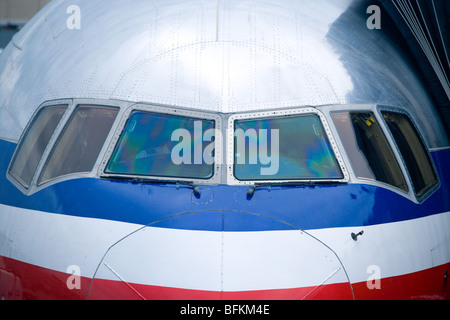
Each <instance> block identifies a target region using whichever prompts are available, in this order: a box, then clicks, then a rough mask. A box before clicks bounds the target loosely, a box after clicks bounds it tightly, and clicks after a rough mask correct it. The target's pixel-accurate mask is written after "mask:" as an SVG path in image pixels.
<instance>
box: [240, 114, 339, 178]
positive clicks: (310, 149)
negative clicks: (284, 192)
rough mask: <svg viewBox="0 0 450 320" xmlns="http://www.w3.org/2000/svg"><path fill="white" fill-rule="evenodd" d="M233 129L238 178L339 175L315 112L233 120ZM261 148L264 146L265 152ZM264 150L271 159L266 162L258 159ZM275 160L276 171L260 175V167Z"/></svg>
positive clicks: (266, 166) (268, 164)
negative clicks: (243, 150) (241, 132)
mask: <svg viewBox="0 0 450 320" xmlns="http://www.w3.org/2000/svg"><path fill="white" fill-rule="evenodd" d="M234 129H235V161H234V162H235V166H234V174H235V177H236V178H237V179H239V180H295V179H299V180H301V179H307V180H314V179H341V178H343V175H342V172H341V170H340V167H339V165H338V163H337V161H336V158H335V156H334V153H333V150H332V148H331V146H330V143H329V141H328V138H327V136H326V134H325V132H324V130H323V127H322V123H321V122H320V119H319V117H318V116H317V115H315V114H308V115H301V116H290V117H284V118H281V117H280V118H272V119H251V120H238V121H235V128H234ZM240 130H242V131H243V132H245V133H246V135H245V136H244V138H245V152H242V149H240V148H239V143H242V140H241V142H239V141H238V140H239V139H242V134H241V135H239V134H237V132H238V131H240ZM264 131H266V132H267V136H265V135H261V132H264ZM275 133H278V148H276V147H274V146H275V145H274V143H276V142H277V141H276V140H277V139H274V137H275V138H276V136H277V135H276V134H275ZM266 137H267V138H266ZM261 147H262V149H261ZM264 148H267V151H265V149H264ZM261 151H263V153H261ZM277 151H278V155H277V154H276V153H277ZM255 152H256V154H255ZM264 152H266V154H267V155H268V156H269V158H271V161H270V162H269V163H268V161H267V159H266V161H265V163H264V161H261V160H262V158H261V156H264ZM277 156H278V158H276V157H277ZM255 159H257V161H256V162H255V161H254V160H255ZM263 159H264V158H263ZM276 161H278V170H277V171H276V172H273V174H269V175H267V174H262V172H263V171H262V169H264V168H268V167H270V166H271V165H273V164H274V163H275V162H276Z"/></svg>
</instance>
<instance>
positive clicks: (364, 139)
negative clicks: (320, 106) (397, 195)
mask: <svg viewBox="0 0 450 320" xmlns="http://www.w3.org/2000/svg"><path fill="white" fill-rule="evenodd" d="M331 116H332V118H333V122H334V124H335V126H336V129H337V131H338V133H339V136H340V138H341V141H342V144H343V145H344V148H345V151H346V152H347V155H348V158H349V159H350V162H351V165H352V167H353V170H354V172H355V175H356V176H357V177H358V178H361V179H369V180H377V181H380V182H384V183H387V184H390V185H392V186H394V187H397V188H399V189H401V190H403V191H406V192H407V191H408V186H407V183H406V180H405V178H404V176H403V173H402V170H401V168H400V165H399V164H398V161H397V160H396V157H395V155H394V153H393V151H392V149H391V147H390V145H389V142H388V140H387V139H386V136H385V135H384V133H383V131H382V129H381V127H380V125H379V124H378V122H377V119H376V118H375V116H374V114H373V113H372V112H366V111H357V112H333V113H332V114H331Z"/></svg>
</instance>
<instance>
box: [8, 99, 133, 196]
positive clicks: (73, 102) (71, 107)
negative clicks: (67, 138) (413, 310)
mask: <svg viewBox="0 0 450 320" xmlns="http://www.w3.org/2000/svg"><path fill="white" fill-rule="evenodd" d="M60 104H67V109H66V111H65V113H64V115H63V116H62V118H61V120H60V121H59V123H58V125H57V126H56V128H55V131H54V132H53V135H52V137H51V138H50V140H49V142H48V144H47V146H46V148H45V151H44V152H43V154H42V156H41V159H40V160H39V163H38V166H37V168H36V170H35V172H34V175H33V179H32V180H31V183H30V186H29V188H25V187H24V186H22V184H21V183H20V182H18V181H17V180H16V179H15V178H14V176H13V175H11V174H10V168H11V167H12V165H13V162H14V161H15V156H16V153H17V151H18V149H19V148H18V147H19V146H20V145H21V143H22V141H23V139H24V138H25V135H26V133H27V132H28V128H29V127H30V126H32V124H33V123H34V121H35V120H36V116H37V115H38V114H39V112H40V110H42V109H43V108H45V107H49V106H54V105H60ZM132 104H133V103H131V102H124V101H118V100H117V101H116V100H103V99H82V98H78V99H58V100H50V101H46V102H44V103H42V104H41V105H40V106H39V107H38V108H37V109H36V111H35V112H34V113H33V116H32V117H31V118H30V120H29V121H28V124H27V126H26V127H25V129H24V131H23V133H22V136H21V137H20V139H19V141H18V143H17V147H16V150H15V151H14V154H13V156H12V157H11V161H10V163H9V166H8V169H7V174H6V176H7V178H8V180H10V181H11V183H13V184H14V185H15V186H16V187H17V188H18V189H19V190H20V191H21V192H22V193H23V194H25V195H28V196H30V195H32V194H34V193H36V192H38V191H40V190H42V189H45V188H47V187H49V186H51V185H53V184H56V183H59V182H62V181H66V180H72V179H76V178H89V177H97V168H98V165H99V163H100V160H101V158H102V156H103V154H104V152H105V149H106V146H107V144H108V143H109V140H110V139H111V135H112V132H113V131H114V128H115V127H116V125H117V122H118V120H119V118H120V116H121V113H123V111H122V110H123V107H124V106H129V105H132ZM79 105H90V106H104V107H116V108H118V109H119V112H118V114H117V116H116V119H115V121H114V123H113V125H112V127H111V129H110V132H109V133H108V135H107V138H106V140H105V143H104V144H103V146H102V148H101V151H100V153H99V156H98V157H97V159H96V161H95V164H94V166H93V169H92V170H91V171H90V172H77V173H69V174H66V175H63V176H58V177H55V178H53V179H51V180H49V181H46V182H45V183H41V184H40V185H38V180H39V177H40V176H41V174H42V171H43V169H44V168H45V166H46V164H47V163H48V161H49V158H50V155H51V153H52V151H53V149H54V147H55V145H56V143H57V142H58V141H59V139H60V137H61V136H62V134H63V133H64V129H65V128H66V126H67V125H68V123H69V121H70V119H71V118H72V115H73V114H74V112H75V110H76V108H77V106H79Z"/></svg>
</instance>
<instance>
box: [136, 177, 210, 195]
mask: <svg viewBox="0 0 450 320" xmlns="http://www.w3.org/2000/svg"><path fill="white" fill-rule="evenodd" d="M131 182H133V183H142V182H150V183H159V184H176V185H177V186H178V185H183V186H188V187H191V188H192V190H193V191H194V195H195V196H196V197H197V198H198V197H200V195H201V193H200V189H199V188H198V187H197V185H196V184H194V183H193V182H190V181H182V180H176V179H175V180H158V179H155V178H142V177H135V178H132V179H131Z"/></svg>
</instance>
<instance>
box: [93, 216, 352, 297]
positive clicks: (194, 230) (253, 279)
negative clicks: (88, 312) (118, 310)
mask: <svg viewBox="0 0 450 320" xmlns="http://www.w3.org/2000/svg"><path fill="white" fill-rule="evenodd" d="M238 223H240V224H248V228H247V229H248V230H253V231H233V229H234V227H233V226H234V225H235V224H238ZM200 224H202V228H200ZM205 225H206V228H205ZM169 226H170V227H169ZM176 226H188V227H189V229H181V228H176ZM260 226H265V228H266V229H261V227H260ZM241 229H242V228H241ZM261 230H266V231H261ZM88 298H89V299H98V298H100V299H104V298H107V299H152V300H153V299H227V300H228V299H268V300H271V299H314V298H319V299H328V298H329V299H336V298H344V299H353V293H352V288H351V285H350V283H349V280H348V277H347V275H346V272H345V269H344V267H343V265H342V264H341V262H340V260H339V258H338V256H337V255H336V254H335V253H334V252H333V251H332V250H331V249H330V248H329V247H328V246H327V245H325V244H324V243H322V242H321V241H320V240H319V239H316V238H315V237H313V236H312V235H310V234H309V233H308V232H306V231H303V230H300V229H296V228H295V227H292V226H288V225H286V224H285V223H283V222H281V221H279V220H275V219H272V218H270V217H267V216H262V215H258V214H255V213H248V212H235V211H208V212H192V213H184V214H180V215H177V216H174V217H171V218H169V219H166V220H164V221H159V222H157V223H153V224H150V225H147V226H144V227H141V228H139V229H137V230H136V231H134V232H132V233H131V234H129V235H127V236H126V237H123V238H122V239H121V240H119V241H117V242H116V243H115V244H113V245H112V246H111V247H110V248H109V249H108V250H107V252H106V253H105V255H104V257H103V259H102V260H101V262H100V263H99V266H98V268H97V271H96V273H95V275H94V278H93V281H92V283H91V287H90V290H89V296H88Z"/></svg>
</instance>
